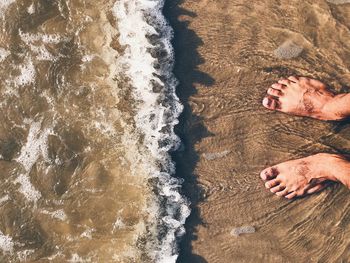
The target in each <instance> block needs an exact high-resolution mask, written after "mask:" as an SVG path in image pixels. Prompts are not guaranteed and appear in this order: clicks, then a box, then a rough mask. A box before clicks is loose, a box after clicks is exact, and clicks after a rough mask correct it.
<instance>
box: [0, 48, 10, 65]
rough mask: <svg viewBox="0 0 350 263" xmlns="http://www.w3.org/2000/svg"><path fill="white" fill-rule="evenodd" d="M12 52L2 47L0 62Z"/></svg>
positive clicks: (0, 49)
mask: <svg viewBox="0 0 350 263" xmlns="http://www.w3.org/2000/svg"><path fill="white" fill-rule="evenodd" d="M10 54H11V53H10V52H9V51H7V50H6V49H3V48H0V62H3V61H4V60H5V59H6V58H7V57H8V56H9V55H10Z"/></svg>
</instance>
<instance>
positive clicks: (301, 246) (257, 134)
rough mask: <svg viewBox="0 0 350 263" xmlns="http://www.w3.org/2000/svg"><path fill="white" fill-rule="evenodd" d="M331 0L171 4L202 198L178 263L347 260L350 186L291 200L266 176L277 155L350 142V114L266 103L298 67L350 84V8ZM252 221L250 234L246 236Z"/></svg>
mask: <svg viewBox="0 0 350 263" xmlns="http://www.w3.org/2000/svg"><path fill="white" fill-rule="evenodd" d="M329 2H331V1H328V2H327V1H321V0H319V1H301V0H288V1H287V0H282V1H273V0H263V1H245V0H217V1H211V0H199V1H190V0H184V1H180V0H177V1H168V4H167V9H166V14H167V15H168V17H169V19H170V21H171V24H172V26H173V27H174V29H175V39H176V40H175V42H174V45H175V50H176V59H177V63H176V68H175V73H176V75H177V77H178V79H179V80H180V82H181V85H180V86H179V88H178V94H179V96H180V98H181V99H182V102H183V103H184V104H185V112H184V115H183V117H182V125H180V127H179V129H178V132H179V134H180V136H181V137H182V140H183V142H184V147H183V151H181V152H179V153H177V154H176V156H175V159H176V161H177V171H178V174H179V176H180V175H181V176H183V177H184V178H185V180H186V183H185V188H184V189H185V192H186V194H187V195H188V196H189V197H190V199H191V201H192V203H193V205H192V209H193V213H192V215H191V216H190V218H189V219H188V221H187V228H186V229H187V231H188V234H187V236H186V239H185V240H183V242H182V244H181V248H182V255H181V256H180V259H179V262H191V263H197V262H198V263H199V262H200V263H203V262H209V263H212V262H215V263H216V262H222V263H231V262H240V263H241V262H347V261H348V260H349V258H350V252H349V249H348V247H349V245H350V241H349V240H350V231H349V230H350V225H349V222H350V221H349V214H350V213H349V212H350V211H349V209H350V208H349V205H350V194H349V192H348V190H347V189H345V188H344V187H343V186H341V185H333V186H331V187H330V188H328V189H326V190H325V191H323V192H322V193H319V194H316V195H313V196H310V197H307V198H304V199H299V200H295V201H287V200H285V199H282V198H279V197H276V196H274V195H273V194H271V193H270V192H269V191H268V190H266V189H265V187H264V184H263V182H262V181H261V179H260V178H259V173H260V171H261V170H262V169H264V168H265V167H267V166H270V165H273V164H276V163H279V162H283V161H286V160H289V159H295V158H298V157H303V156H307V155H310V154H313V153H318V152H341V153H342V152H349V150H350V136H349V134H350V133H349V132H350V126H349V125H348V124H347V123H346V122H343V123H331V122H321V121H317V120H312V119H308V118H300V117H294V116H289V115H285V114H283V113H275V112H270V111H268V110H266V109H264V107H263V106H262V105H261V100H262V98H263V97H264V95H265V93H266V90H267V88H268V87H269V86H270V85H271V84H273V83H274V82H275V81H276V80H277V79H279V78H281V77H285V76H289V75H293V74H296V75H304V76H311V77H314V78H317V79H320V80H322V81H324V82H326V83H328V84H329V85H330V86H331V87H332V89H334V90H335V91H347V89H346V86H349V85H350V73H349V70H348V69H349V66H350V53H349V50H350V49H349V48H350V44H349V43H350V34H349V32H348V28H349V25H350V5H348V4H343V5H334V3H333V4H332V3H329ZM344 2H345V1H344ZM286 43H287V44H286ZM288 43H289V44H288ZM290 43H293V44H290ZM290 46H292V49H293V50H291V51H290V52H289V51H288V50H287V49H288V47H290ZM276 50H277V51H278V52H276ZM276 54H277V56H276ZM285 54H287V55H285ZM220 153H227V154H220ZM213 154H214V155H213ZM208 156H209V158H208ZM212 157H215V158H212ZM242 227H250V228H249V229H248V230H250V231H248V232H249V233H247V234H239V235H237V233H238V232H239V233H240V232H241V231H240V229H241V228H242ZM237 229H238V230H237ZM253 229H254V231H252V230H253ZM243 230H244V229H243ZM232 231H233V232H232ZM232 233H236V235H232Z"/></svg>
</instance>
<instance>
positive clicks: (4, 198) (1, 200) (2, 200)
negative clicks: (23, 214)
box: [0, 195, 10, 205]
mask: <svg viewBox="0 0 350 263" xmlns="http://www.w3.org/2000/svg"><path fill="white" fill-rule="evenodd" d="M8 200H10V197H9V196H8V195H5V196H3V197H1V198H0V205H2V204H3V203H5V202H6V201H8Z"/></svg>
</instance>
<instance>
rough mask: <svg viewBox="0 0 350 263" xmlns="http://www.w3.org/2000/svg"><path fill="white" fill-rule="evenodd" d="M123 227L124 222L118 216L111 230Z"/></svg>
mask: <svg viewBox="0 0 350 263" xmlns="http://www.w3.org/2000/svg"><path fill="white" fill-rule="evenodd" d="M124 227H125V224H124V222H123V220H122V219H121V218H120V217H118V218H117V220H116V221H115V222H114V224H113V231H115V230H117V229H121V228H124Z"/></svg>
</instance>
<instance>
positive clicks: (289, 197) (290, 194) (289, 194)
mask: <svg viewBox="0 0 350 263" xmlns="http://www.w3.org/2000/svg"><path fill="white" fill-rule="evenodd" d="M296 196H297V193H296V192H291V193H288V194H287V195H286V196H285V198H287V199H293V198H294V197H296Z"/></svg>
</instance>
